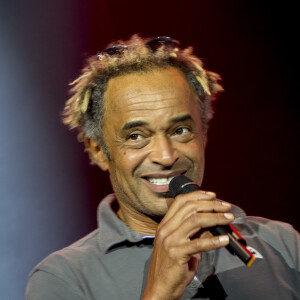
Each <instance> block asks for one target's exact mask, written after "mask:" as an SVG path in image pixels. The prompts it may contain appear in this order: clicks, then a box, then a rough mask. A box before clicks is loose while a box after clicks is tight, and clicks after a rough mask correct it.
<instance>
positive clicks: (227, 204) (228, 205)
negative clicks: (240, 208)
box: [221, 201, 231, 207]
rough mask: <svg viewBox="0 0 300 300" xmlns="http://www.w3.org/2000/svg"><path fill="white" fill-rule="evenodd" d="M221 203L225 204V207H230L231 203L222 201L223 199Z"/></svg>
mask: <svg viewBox="0 0 300 300" xmlns="http://www.w3.org/2000/svg"><path fill="white" fill-rule="evenodd" d="M221 204H222V205H224V206H227V207H231V204H230V203H228V202H224V201H222V202H221Z"/></svg>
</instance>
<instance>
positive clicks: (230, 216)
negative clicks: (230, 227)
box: [224, 213, 234, 220]
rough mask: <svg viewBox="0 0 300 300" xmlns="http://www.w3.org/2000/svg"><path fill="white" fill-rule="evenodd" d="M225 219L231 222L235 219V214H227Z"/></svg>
mask: <svg viewBox="0 0 300 300" xmlns="http://www.w3.org/2000/svg"><path fill="white" fill-rule="evenodd" d="M224 217H225V218H226V219H229V220H232V219H233V218H234V216H233V214H231V213H225V214H224Z"/></svg>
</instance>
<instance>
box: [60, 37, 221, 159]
mask: <svg viewBox="0 0 300 300" xmlns="http://www.w3.org/2000/svg"><path fill="white" fill-rule="evenodd" d="M149 40H150V39H143V38H141V37H140V36H138V35H133V36H132V37H131V38H130V39H129V40H128V41H118V42H117V43H113V45H114V46H123V47H126V49H125V50H124V51H123V52H122V54H116V55H109V54H106V53H104V54H100V55H98V56H93V57H91V58H89V59H88V61H87V64H86V66H85V67H84V68H83V70H82V73H81V75H80V76H79V77H78V78H77V79H76V80H74V81H73V82H72V83H71V84H70V85H72V88H71V89H70V92H71V95H72V96H71V98H69V99H68V100H67V102H66V104H65V107H64V110H63V122H64V124H66V125H69V127H70V129H74V128H77V129H78V130H79V135H78V139H79V141H84V140H86V139H94V140H95V141H96V142H97V143H98V145H99V146H100V147H101V148H102V149H103V150H104V152H105V153H106V155H107V157H108V158H110V157H109V151H108V149H107V147H106V144H105V141H104V139H103V132H102V128H103V116H104V113H105V110H104V95H105V91H106V88H107V84H108V81H109V80H110V79H111V78H114V77H117V76H122V75H125V74H130V73H135V72H139V73H145V72H149V71H151V70H155V69H165V68H168V67H174V68H177V69H179V70H180V71H181V72H182V73H183V74H184V76H185V78H186V80H187V82H188V83H189V84H190V86H191V87H192V88H193V89H194V91H195V92H196V95H197V98H198V104H199V109H200V115H201V123H202V128H203V134H204V137H206V134H207V130H208V125H209V121H210V120H211V119H212V116H213V109H212V101H213V100H215V98H216V95H217V94H218V93H219V92H220V91H222V90H223V88H222V86H221V85H220V84H219V83H218V81H219V80H220V79H221V78H220V76H219V75H218V74H216V73H214V72H210V71H207V70H205V69H204V68H203V64H202V61H201V60H200V59H199V58H197V57H196V56H195V55H193V49H192V48H191V47H188V48H185V49H179V48H172V49H170V47H167V46H164V45H162V46H161V47H160V48H158V49H157V50H156V51H153V50H151V49H150V48H149V47H148V46H147V45H146V43H147V42H148V41H149ZM111 46H112V44H111V45H109V46H108V47H111ZM87 150H88V149H87ZM90 156H91V155H90ZM91 158H92V157H91Z"/></svg>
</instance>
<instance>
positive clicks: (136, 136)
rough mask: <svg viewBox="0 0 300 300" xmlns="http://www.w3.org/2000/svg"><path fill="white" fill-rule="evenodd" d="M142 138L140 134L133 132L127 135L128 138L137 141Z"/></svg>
mask: <svg viewBox="0 0 300 300" xmlns="http://www.w3.org/2000/svg"><path fill="white" fill-rule="evenodd" d="M141 138H142V136H141V135H140V134H138V133H133V134H131V135H130V136H129V139H130V140H132V141H138V140H140V139H141Z"/></svg>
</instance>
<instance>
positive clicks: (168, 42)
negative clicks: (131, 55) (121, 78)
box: [97, 36, 180, 59]
mask: <svg viewBox="0 0 300 300" xmlns="http://www.w3.org/2000/svg"><path fill="white" fill-rule="evenodd" d="M179 45H180V43H179V41H177V40H173V39H171V38H170V37H167V36H162V37H157V38H155V39H152V40H150V41H148V42H147V43H146V46H147V47H149V48H150V49H151V50H152V51H153V52H155V51H157V50H158V49H159V48H160V47H162V46H164V47H165V48H168V49H175V48H176V47H178V46H179ZM127 49H128V47H127V46H112V47H109V48H107V49H104V50H103V51H102V52H101V53H100V54H98V55H97V56H98V58H99V59H100V58H101V56H103V55H105V54H108V55H109V56H113V55H122V54H123V53H124V51H125V50H127Z"/></svg>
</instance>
